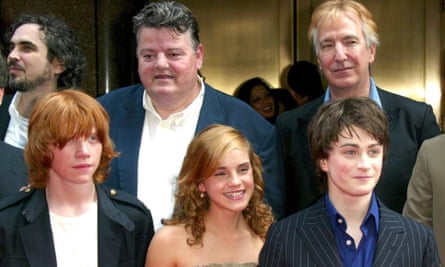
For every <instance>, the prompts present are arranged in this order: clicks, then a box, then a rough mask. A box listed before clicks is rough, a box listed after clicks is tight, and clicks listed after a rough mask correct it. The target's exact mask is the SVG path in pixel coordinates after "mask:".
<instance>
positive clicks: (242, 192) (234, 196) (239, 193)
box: [224, 190, 246, 200]
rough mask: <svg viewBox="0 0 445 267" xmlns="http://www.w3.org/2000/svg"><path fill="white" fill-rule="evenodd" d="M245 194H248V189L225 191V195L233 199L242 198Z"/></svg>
mask: <svg viewBox="0 0 445 267" xmlns="http://www.w3.org/2000/svg"><path fill="white" fill-rule="evenodd" d="M245 194H246V190H239V191H234V192H229V193H224V196H225V197H227V198H229V199H231V200H239V199H242V198H243V197H244V195H245Z"/></svg>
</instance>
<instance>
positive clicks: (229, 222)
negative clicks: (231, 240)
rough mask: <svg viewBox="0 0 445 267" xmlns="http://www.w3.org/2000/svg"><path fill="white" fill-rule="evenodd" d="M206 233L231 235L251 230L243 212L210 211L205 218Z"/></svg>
mask: <svg viewBox="0 0 445 267" xmlns="http://www.w3.org/2000/svg"><path fill="white" fill-rule="evenodd" d="M204 220H205V226H206V232H217V233H220V234H222V233H224V232H227V233H228V234H229V235H232V234H233V233H235V232H237V231H241V230H245V229H246V228H249V227H248V225H247V222H246V220H245V218H244V216H243V214H242V213H241V212H236V213H235V212H213V211H212V208H210V209H209V212H208V213H207V215H206V217H205V219H204Z"/></svg>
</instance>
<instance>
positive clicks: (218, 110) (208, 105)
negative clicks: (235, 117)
mask: <svg viewBox="0 0 445 267" xmlns="http://www.w3.org/2000/svg"><path fill="white" fill-rule="evenodd" d="M204 84H205V91H204V100H203V102H202V107H201V112H200V113H199V118H198V124H197V126H196V131H195V134H196V133H198V132H199V131H201V130H202V129H204V128H205V127H206V126H208V125H210V124H214V123H220V124H225V120H224V117H223V114H225V112H224V106H223V104H222V103H221V101H220V97H219V96H220V94H222V93H221V92H219V91H217V90H216V89H214V88H213V87H211V86H210V85H208V84H206V83H204Z"/></svg>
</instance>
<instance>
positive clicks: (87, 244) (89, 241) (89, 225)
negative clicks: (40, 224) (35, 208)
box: [36, 201, 98, 267]
mask: <svg viewBox="0 0 445 267" xmlns="http://www.w3.org/2000/svg"><path fill="white" fill-rule="evenodd" d="M50 221H51V229H52V233H53V239H54V246H55V250H56V259H57V267H97V266H98V256H97V253H98V249H97V247H98V242H97V236H98V232H97V201H95V202H94V203H92V204H91V206H90V207H89V208H88V210H87V211H86V212H84V213H83V214H81V215H80V216H76V217H62V216H58V215H56V214H54V213H52V212H50ZM40 245H42V244H36V246H40Z"/></svg>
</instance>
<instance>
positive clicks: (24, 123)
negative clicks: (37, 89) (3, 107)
mask: <svg viewBox="0 0 445 267" xmlns="http://www.w3.org/2000/svg"><path fill="white" fill-rule="evenodd" d="M21 95H22V94H21V93H20V92H17V93H15V95H14V97H13V98H12V101H11V104H10V105H9V109H8V111H9V116H10V117H11V118H10V120H9V125H8V129H7V131H6V135H5V143H7V144H10V145H12V146H15V147H18V148H22V149H23V148H24V147H25V145H26V143H27V142H28V119H27V118H25V117H22V116H21V115H20V113H19V112H18V111H17V105H18V103H19V100H20V97H21Z"/></svg>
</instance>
